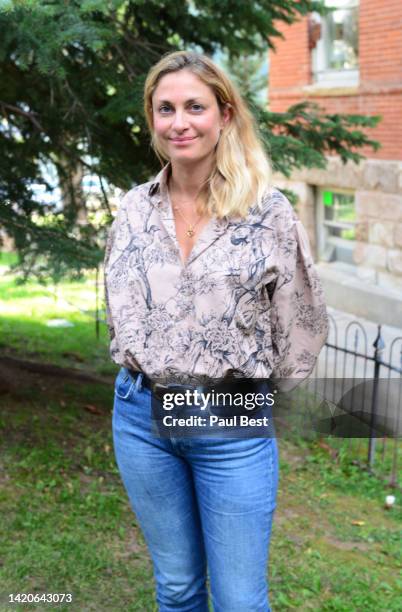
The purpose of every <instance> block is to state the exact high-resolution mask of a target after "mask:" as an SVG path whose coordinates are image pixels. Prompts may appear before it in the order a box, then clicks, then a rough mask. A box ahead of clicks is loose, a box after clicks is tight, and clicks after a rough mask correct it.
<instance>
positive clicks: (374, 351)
mask: <svg viewBox="0 0 402 612" xmlns="http://www.w3.org/2000/svg"><path fill="white" fill-rule="evenodd" d="M329 319H330V331H329V335H328V340H327V343H326V345H325V347H324V349H323V351H322V353H321V355H320V358H319V362H318V364H317V366H316V368H315V371H314V373H313V377H319V379H320V380H321V381H325V385H331V384H332V385H333V387H334V389H335V388H337V389H338V391H339V388H340V389H341V395H342V394H344V391H345V389H344V387H345V385H346V386H348V387H349V389H351V391H350V392H349V396H350V397H352V398H353V391H354V389H356V388H359V387H360V390H361V389H362V388H364V386H362V382H363V383H364V382H366V386H367V384H368V385H369V393H368V394H367V397H366V399H365V398H364V393H362V392H361V391H360V392H359V393H357V394H355V400H356V401H358V400H359V401H362V404H363V405H362V412H360V414H363V415H365V418H366V423H367V433H368V435H366V436H361V437H354V436H353V435H351V436H350V437H349V436H348V437H347V438H344V439H343V440H342V445H343V448H345V446H346V449H347V450H346V452H347V455H348V456H350V458H351V459H352V461H353V462H354V463H356V464H358V465H360V466H361V467H365V468H366V469H368V470H370V471H371V472H373V473H375V474H377V475H379V476H382V477H383V478H385V479H386V480H387V482H388V483H389V484H390V485H391V486H395V487H398V488H399V487H400V485H402V478H401V470H399V472H398V450H399V447H400V446H402V437H401V436H402V432H401V429H402V336H397V337H393V338H392V339H390V338H388V339H386V337H385V336H386V335H387V336H389V334H388V333H387V334H386V335H384V333H383V329H382V326H381V325H378V326H377V333H376V337H374V338H371V339H370V340H369V334H368V332H367V330H366V329H365V328H364V327H363V325H362V323H361V322H359V321H350V322H349V323H347V325H346V326H345V328H344V330H342V331H343V333H341V330H340V329H339V327H338V324H337V322H336V320H335V318H334V317H333V316H332V315H330V314H329ZM329 395H330V390H329V389H328V388H325V389H324V396H325V397H328V396H329ZM367 417H368V418H367ZM379 430H380V431H382V434H381V435H379V433H378V431H379ZM329 441H330V443H331V446H332V445H334V446H336V445H337V444H339V439H338V440H336V439H335V438H332V439H331V437H329ZM344 452H345V451H344Z"/></svg>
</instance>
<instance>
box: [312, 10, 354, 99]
mask: <svg viewBox="0 0 402 612" xmlns="http://www.w3.org/2000/svg"><path fill="white" fill-rule="evenodd" d="M325 5H326V6H327V7H330V8H331V9H332V10H331V12H330V13H329V14H328V15H325V16H320V15H318V14H317V13H314V14H313V16H312V25H311V31H312V32H313V33H314V35H313V40H312V44H311V47H312V66H313V77H314V82H315V83H316V84H317V85H320V86H323V87H333V86H337V87H339V86H345V85H358V82H359V0H325Z"/></svg>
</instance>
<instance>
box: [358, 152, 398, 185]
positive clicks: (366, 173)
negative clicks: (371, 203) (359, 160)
mask: <svg viewBox="0 0 402 612" xmlns="http://www.w3.org/2000/svg"><path fill="white" fill-rule="evenodd" d="M399 170H400V168H399V162H397V161H395V162H394V161H386V160H382V159H368V160H366V161H365V163H364V167H363V177H362V178H363V184H364V186H365V189H367V190H370V189H376V190H379V191H385V192H387V193H398V190H399Z"/></svg>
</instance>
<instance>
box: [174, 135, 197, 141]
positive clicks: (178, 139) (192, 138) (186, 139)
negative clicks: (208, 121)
mask: <svg viewBox="0 0 402 612" xmlns="http://www.w3.org/2000/svg"><path fill="white" fill-rule="evenodd" d="M195 138H197V137H196V136H192V137H191V138H170V139H169V140H171V141H172V142H189V141H190V140H194V139H195Z"/></svg>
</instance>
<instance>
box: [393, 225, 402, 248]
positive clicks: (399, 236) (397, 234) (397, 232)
mask: <svg viewBox="0 0 402 612" xmlns="http://www.w3.org/2000/svg"><path fill="white" fill-rule="evenodd" d="M394 243H395V246H396V247H402V223H398V224H397V225H395V229H394Z"/></svg>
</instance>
